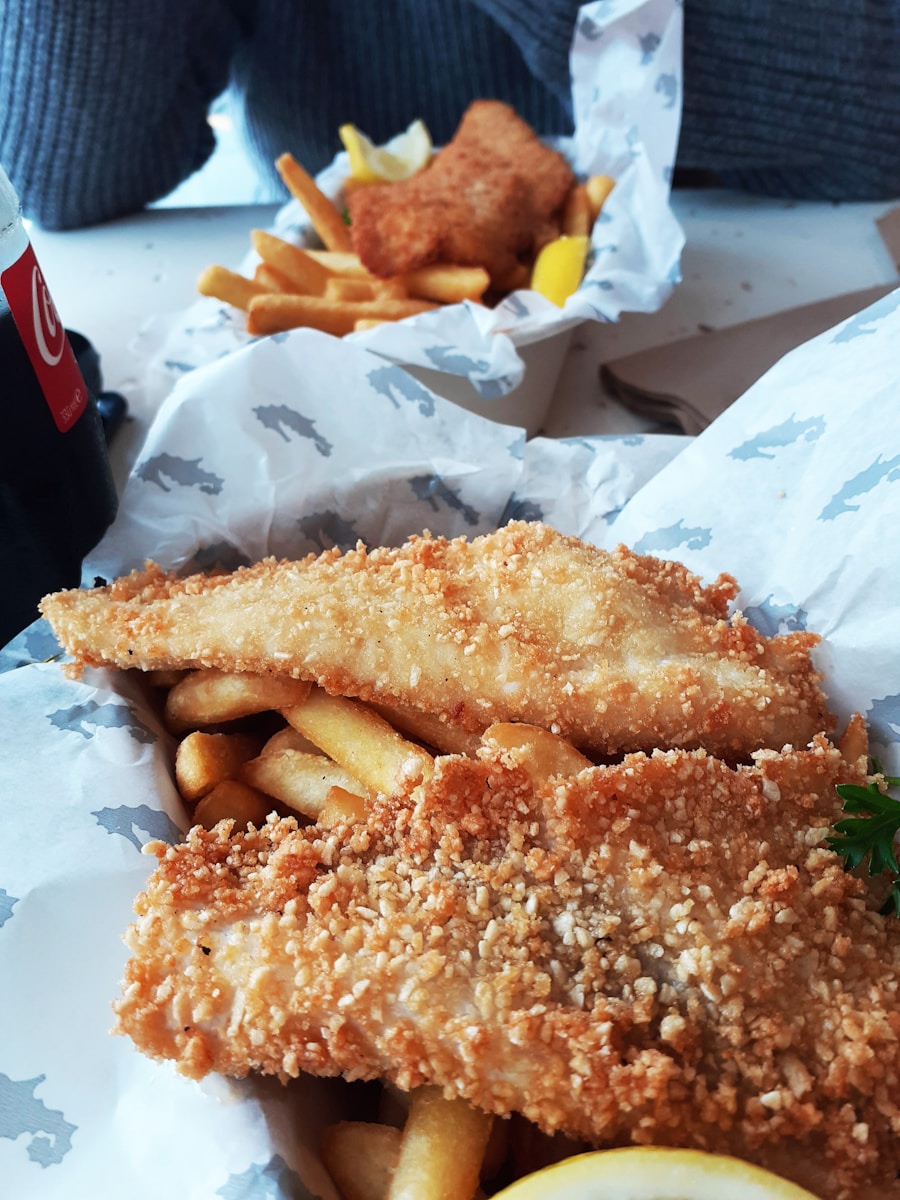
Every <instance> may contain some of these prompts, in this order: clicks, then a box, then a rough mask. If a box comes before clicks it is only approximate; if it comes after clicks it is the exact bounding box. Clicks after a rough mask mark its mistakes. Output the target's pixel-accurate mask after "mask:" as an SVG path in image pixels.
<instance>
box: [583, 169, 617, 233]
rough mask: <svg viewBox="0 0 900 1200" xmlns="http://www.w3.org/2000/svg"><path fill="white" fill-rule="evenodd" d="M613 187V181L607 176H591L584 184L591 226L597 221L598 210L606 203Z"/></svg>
mask: <svg viewBox="0 0 900 1200" xmlns="http://www.w3.org/2000/svg"><path fill="white" fill-rule="evenodd" d="M614 187H615V180H614V179H612V178H611V177H610V176H609V175H592V176H591V177H590V179H588V180H587V181H586V182H585V185H584V188H585V191H586V192H587V194H588V200H589V201H590V205H591V224H593V223H594V221H596V220H597V217H598V216H599V215H600V210H601V209H602V208H603V205H604V204H605V203H606V198H607V196H608V195H609V193H610V192H611V191H612V190H613V188H614Z"/></svg>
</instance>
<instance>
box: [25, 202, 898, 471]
mask: <svg viewBox="0 0 900 1200" xmlns="http://www.w3.org/2000/svg"><path fill="white" fill-rule="evenodd" d="M895 203H896V201H895V202H889V203H879V204H874V203H873V204H845V205H833V204H799V203H793V202H786V201H777V200H766V199H761V198H755V197H749V196H745V195H741V194H738V193H733V192H725V191H715V190H710V191H681V192H676V193H674V195H673V208H674V211H675V214H676V216H677V217H678V219H679V220H680V221H681V223H682V226H683V228H684V231H685V236H686V246H685V250H684V254H683V258H682V274H683V281H682V283H681V284H680V285H679V286H678V287H677V288H676V289H675V292H674V293H673V295H672V297H671V298H670V299H669V301H668V302H667V303H666V304H665V305H664V306H663V308H662V309H661V310H660V311H658V312H656V313H652V314H625V315H624V316H623V317H622V319H621V320H620V321H619V322H618V323H617V324H615V325H585V326H582V327H580V328H579V329H577V330H576V332H575V335H574V336H573V339H572V343H571V348H570V350H569V353H568V356H567V358H566V360H565V362H564V364H563V369H562V372H561V375H560V378H559V382H558V384H557V387H556V390H555V392H554V397H553V401H552V404H551V408H550V413H549V417H548V420H547V423H546V425H545V432H546V433H547V434H548V435H550V436H554V437H556V436H575V435H583V434H594V433H620V432H627V431H632V430H636V429H647V428H652V426H648V424H647V423H646V422H644V421H643V420H642V419H641V418H637V417H635V416H634V415H633V414H632V413H630V412H628V411H627V410H626V409H624V408H622V406H621V405H619V404H618V403H617V402H616V401H615V400H613V399H612V398H611V397H609V396H608V395H606V394H605V393H604V391H603V389H602V387H601V384H600V379H599V367H600V365H601V364H602V363H603V362H605V361H609V360H611V359H614V358H617V357H619V356H620V355H623V354H629V353H634V352H636V351H639V350H641V349H644V348H649V347H652V346H659V345H662V344H664V343H667V342H671V341H674V340H676V339H678V338H682V337H687V336H690V335H692V334H695V333H696V332H697V331H698V330H699V329H703V328H706V329H721V328H725V327H727V326H730V325H734V324H737V323H739V322H742V321H746V320H750V319H752V318H754V317H760V316H767V315H769V314H771V313H775V312H780V311H783V310H785V309H788V308H792V307H794V306H796V305H801V304H806V303H810V302H813V301H816V300H822V299H827V298H830V297H832V296H838V295H840V294H842V293H844V292H850V291H855V290H857V289H860V288H864V287H868V286H872V285H875V284H881V283H890V282H891V281H893V280H895V279H897V266H896V264H895V263H894V262H893V261H892V260H891V256H890V254H889V253H888V250H887V248H886V247H885V245H884V243H883V241H882V240H881V237H880V236H879V233H878V230H877V228H876V225H875V221H876V219H877V218H878V217H879V216H881V215H882V214H883V213H884V212H886V211H887V210H888V209H890V208H891V207H893V206H894V204H895ZM275 211H276V207H275V206H273V205H262V206H233V207H219V208H202V209H197V208H193V209H175V208H161V209H152V210H149V211H147V212H145V213H142V214H140V215H137V216H134V217H128V218H125V219H123V220H120V221H115V222H112V223H110V224H107V225H102V226H96V227H94V228H90V229H84V230H76V231H71V232H65V233H48V232H46V231H44V230H41V229H37V228H34V229H32V231H31V233H32V240H33V243H34V246H35V250H36V252H37V255H38V258H39V260H40V262H41V266H42V268H43V271H44V274H45V276H46V278H47V281H48V284H49V286H50V290H51V292H52V294H53V297H54V300H55V302H56V306H57V308H58V310H59V312H60V314H61V316H62V319H63V321H64V323H65V324H66V325H67V326H68V327H69V328H73V329H77V330H79V331H80V332H82V333H84V334H85V335H86V336H87V337H89V338H90V339H91V340H92V341H93V342H94V344H95V346H96V347H97V349H98V350H99V352H100V356H101V365H102V369H103V376H104V383H105V386H106V387H107V388H109V389H111V390H116V391H120V392H122V393H123V394H124V395H125V397H126V398H128V397H129V394H131V395H134V394H136V393H137V392H138V391H139V387H140V379H139V371H140V362H139V360H138V359H137V357H136V355H135V352H134V343H135V338H136V335H137V333H138V331H139V330H140V329H141V327H142V326H143V325H145V323H146V322H147V321H148V320H149V319H151V318H154V317H158V316H161V315H165V314H169V313H173V314H174V313H178V312H179V311H181V310H183V309H185V308H187V307H188V306H189V305H190V304H191V303H192V302H193V301H194V299H195V291H194V284H195V281H196V278H197V276H198V274H199V272H200V271H201V269H202V268H203V267H204V266H206V265H207V264H209V263H211V262H219V263H223V264H225V265H229V266H236V265H238V264H240V262H241V261H242V259H243V258H244V256H245V255H246V253H247V250H248V247H249V231H250V230H251V229H252V228H255V227H266V226H267V225H269V224H270V223H271V219H272V216H273V214H274V212H275ZM142 435H143V422H142V420H136V421H132V422H131V423H130V426H129V427H128V428H126V429H125V430H124V431H123V432H122V433H121V434H120V435H118V437H117V439H116V444H115V445H114V454H113V457H114V463H115V466H116V473H117V475H118V476H119V477H122V476H123V474H124V473H125V472H126V471H127V468H128V466H129V465H130V462H131V461H133V458H134V456H135V455H136V453H137V449H138V448H139V445H140V441H141V438H142Z"/></svg>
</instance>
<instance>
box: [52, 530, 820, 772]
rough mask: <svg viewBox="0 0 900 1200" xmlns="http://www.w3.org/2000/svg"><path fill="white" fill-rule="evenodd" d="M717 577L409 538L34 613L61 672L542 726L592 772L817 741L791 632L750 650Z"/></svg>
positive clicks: (529, 549) (556, 549)
mask: <svg viewBox="0 0 900 1200" xmlns="http://www.w3.org/2000/svg"><path fill="white" fill-rule="evenodd" d="M736 590H737V588H736V585H735V582H734V580H733V579H731V578H730V577H729V576H725V575H723V576H721V577H720V578H719V579H717V580H716V581H715V582H714V583H713V584H712V585H710V586H708V587H702V586H701V585H700V581H699V580H698V579H697V577H696V576H694V575H692V574H690V573H689V572H688V571H687V570H686V569H685V568H684V567H683V566H681V565H680V564H678V563H673V562H663V561H661V560H659V559H656V558H651V557H647V556H640V555H637V554H634V553H632V552H630V551H629V550H627V549H625V548H624V547H620V548H619V549H618V550H616V551H613V552H607V551H604V550H600V549H597V548H596V547H593V546H590V545H588V544H586V543H584V542H581V541H579V540H578V539H576V538H572V537H565V536H563V535H562V534H560V533H558V532H556V531H555V530H553V529H551V528H549V527H548V526H546V525H544V524H541V523H538V522H534V523H529V522H514V523H512V524H510V525H507V526H506V527H505V528H503V529H500V530H498V531H497V532H495V533H490V534H487V535H485V536H482V537H476V538H474V539H472V540H471V541H468V540H466V539H465V538H456V539H454V540H446V539H444V538H440V537H431V536H428V535H425V536H422V537H414V538H412V539H410V540H409V541H408V542H407V543H406V544H405V545H403V546H401V547H400V548H399V549H388V548H379V549H374V550H367V549H366V548H364V547H363V546H362V545H360V546H358V547H357V548H356V549H355V550H352V551H350V552H349V553H346V554H343V555H342V554H340V553H339V552H338V551H336V550H335V551H326V552H325V553H324V554H321V555H319V556H318V557H314V556H310V557H308V558H305V559H303V560H301V561H299V562H280V561H275V560H274V559H268V560H265V561H263V562H261V563H258V564H257V565H256V566H253V567H249V568H244V569H241V570H238V571H236V572H235V573H234V574H232V575H195V576H192V577H190V578H187V579H178V578H176V577H175V576H174V575H169V574H166V573H164V572H163V571H161V570H160V569H158V568H157V567H155V566H153V565H152V564H151V565H150V566H148V568H147V569H146V570H144V571H141V572H136V573H134V574H132V575H129V576H127V577H125V578H123V579H120V580H118V581H117V582H115V583H113V584H111V585H110V586H108V587H100V588H94V589H92V590H85V591H78V590H73V591H67V592H60V593H57V594H55V595H52V596H48V597H46V598H45V599H44V601H43V602H42V605H41V609H42V612H43V613H44V616H45V617H46V618H47V620H48V621H49V622H50V624H51V625H52V627H53V629H54V631H55V633H56V636H57V637H58V639H59V641H60V644H61V645H62V646H63V647H64V648H65V649H66V650H67V651H68V652H69V653H70V654H72V655H74V657H75V660H76V663H78V664H90V665H94V666H117V667H138V668H142V669H144V670H148V669H155V668H172V667H176V668H180V667H218V668H221V669H223V670H226V671H249V672H263V673H266V672H268V673H273V672H274V673H277V672H282V673H289V674H291V675H293V676H295V677H299V678H302V679H311V680H314V681H315V682H316V683H318V684H319V685H320V686H321V687H323V688H325V690H326V691H329V692H333V693H342V694H344V695H351V696H358V697H361V698H362V699H364V700H374V701H380V702H383V703H387V704H395V705H408V706H412V707H414V708H419V709H424V710H425V711H427V712H429V713H433V714H436V715H438V716H440V717H441V718H442V719H443V720H444V721H446V722H449V723H451V724H454V725H459V726H462V727H463V728H465V729H468V730H471V731H475V732H480V731H481V730H482V729H484V728H485V727H486V726H487V725H489V724H492V723H494V722H498V721H527V722H531V723H533V724H537V725H543V726H545V727H548V728H550V729H552V730H553V732H555V733H559V734H561V735H562V736H563V737H565V738H567V739H569V740H570V741H572V742H573V743H574V744H575V745H576V746H578V747H579V748H580V749H582V750H584V751H586V752H587V753H589V754H592V755H594V756H603V755H615V754H620V753H623V752H628V751H633V750H647V751H649V750H652V749H655V748H657V747H663V748H667V747H686V748H699V747H703V748H705V749H707V750H709V751H710V752H711V753H714V754H717V755H719V756H721V757H723V758H727V759H730V760H736V759H747V758H748V757H749V755H750V753H751V752H752V751H753V750H756V749H758V748H760V747H767V748H772V749H781V748H782V747H783V746H784V745H787V744H791V745H794V746H805V745H806V744H807V743H808V742H809V740H810V738H811V737H812V736H813V735H814V734H816V733H818V732H820V731H826V732H827V731H828V730H830V728H831V727H832V718H831V717H830V716H829V714H828V713H827V711H826V707H825V702H824V699H823V695H822V692H821V690H820V687H819V677H818V675H817V673H816V671H815V669H814V667H813V665H812V662H811V658H810V650H811V647H812V646H813V645H814V644H815V643H816V642H817V640H818V639H817V638H816V637H815V636H814V635H812V634H808V633H791V634H786V635H783V636H777V637H771V638H767V637H764V636H763V635H762V634H760V633H758V632H757V631H756V630H754V629H753V628H752V627H751V626H750V625H749V624H748V623H747V622H746V621H745V620H743V619H742V618H741V617H740V616H739V615H736V616H734V617H732V618H731V619H730V620H728V619H727V607H728V603H729V601H730V600H731V599H733V597H734V595H735V593H736Z"/></svg>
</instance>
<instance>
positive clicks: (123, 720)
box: [48, 700, 156, 746]
mask: <svg viewBox="0 0 900 1200" xmlns="http://www.w3.org/2000/svg"><path fill="white" fill-rule="evenodd" d="M48 720H49V721H50V724H51V725H53V726H55V727H56V728H57V729H64V730H67V731H68V732H69V733H77V734H80V735H81V737H83V738H91V737H93V736H94V734H95V733H96V732H97V730H98V729H127V730H128V732H129V733H130V734H131V736H132V737H133V738H134V740H135V741H136V742H141V743H142V744H143V745H145V746H150V745H152V744H153V743H154V742H155V741H156V734H155V733H154V732H153V731H152V730H151V729H148V728H147V726H146V725H145V724H144V723H143V721H141V720H139V719H138V718H137V717H136V716H135V715H134V713H133V712H132V711H131V709H130V708H129V706H128V705H127V704H112V703H106V704H98V703H97V701H96V700H85V702H84V703H83V704H73V705H72V707H71V708H58V709H57V710H56V712H52V713H49V714H48Z"/></svg>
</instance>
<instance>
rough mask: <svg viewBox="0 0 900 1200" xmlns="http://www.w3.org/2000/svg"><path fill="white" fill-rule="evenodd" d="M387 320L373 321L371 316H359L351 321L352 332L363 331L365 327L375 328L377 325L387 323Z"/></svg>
mask: <svg viewBox="0 0 900 1200" xmlns="http://www.w3.org/2000/svg"><path fill="white" fill-rule="evenodd" d="M389 324H390V322H389V321H373V320H372V319H371V317H360V319H359V320H358V321H354V322H353V332H354V333H365V331H366V330H367V329H377V328H378V326H379V325H389Z"/></svg>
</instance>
